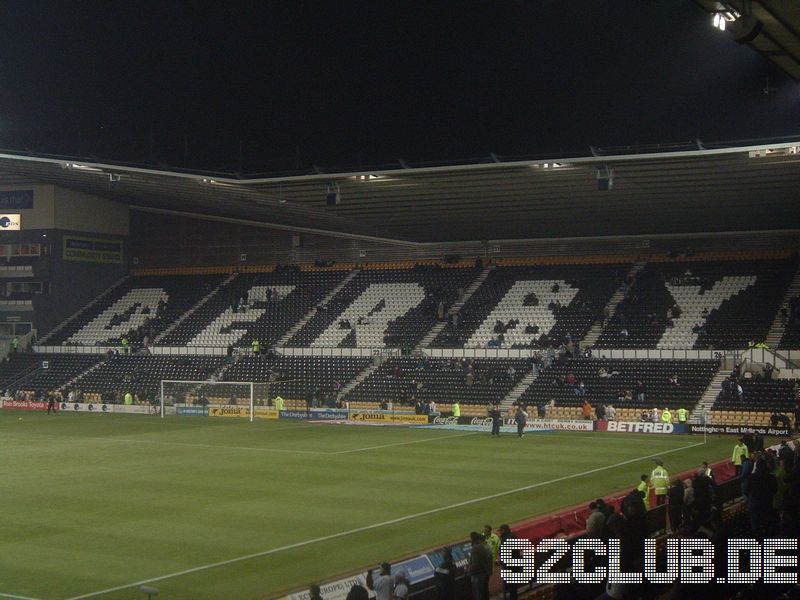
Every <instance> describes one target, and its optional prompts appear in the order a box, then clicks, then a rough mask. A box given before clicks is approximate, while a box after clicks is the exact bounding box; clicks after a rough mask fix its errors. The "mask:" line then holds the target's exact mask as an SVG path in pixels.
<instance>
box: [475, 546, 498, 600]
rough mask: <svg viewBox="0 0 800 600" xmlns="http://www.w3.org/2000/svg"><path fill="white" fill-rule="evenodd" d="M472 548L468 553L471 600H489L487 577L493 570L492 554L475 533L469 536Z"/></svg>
mask: <svg viewBox="0 0 800 600" xmlns="http://www.w3.org/2000/svg"><path fill="white" fill-rule="evenodd" d="M469 537H470V541H471V542H472V548H471V549H470V553H469V578H470V585H471V587H472V597H473V600H489V577H491V575H492V571H493V569H494V561H493V560H492V552H491V550H489V547H488V546H487V545H486V542H485V541H484V539H483V536H482V535H481V534H480V533H478V532H477V531H473V532H472V533H470V534H469Z"/></svg>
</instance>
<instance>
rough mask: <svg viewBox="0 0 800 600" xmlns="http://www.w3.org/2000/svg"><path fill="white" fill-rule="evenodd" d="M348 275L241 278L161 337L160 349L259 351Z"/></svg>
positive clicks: (287, 272) (284, 271) (291, 272)
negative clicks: (255, 344)
mask: <svg viewBox="0 0 800 600" xmlns="http://www.w3.org/2000/svg"><path fill="white" fill-rule="evenodd" d="M346 274H347V272H346V271H322V272H310V273H307V272H301V271H300V270H299V269H298V268H296V267H295V268H291V267H287V268H280V269H276V270H275V271H273V272H271V273H258V274H246V273H245V274H239V275H237V276H236V277H235V278H234V279H233V280H231V281H230V282H228V283H227V284H225V285H224V286H222V287H221V288H220V289H219V290H217V292H216V293H215V294H214V295H213V296H212V297H211V298H210V299H209V300H208V301H207V302H206V303H204V304H203V305H202V306H200V307H199V308H198V309H197V310H196V311H195V312H194V313H192V314H191V315H190V316H189V317H188V318H187V319H186V320H184V321H183V322H181V323H180V324H179V325H178V326H177V327H176V328H175V329H174V330H172V331H171V332H169V333H168V334H167V335H166V336H164V338H163V339H161V340H160V344H162V345H165V346H184V345H186V346H228V345H231V346H243V345H244V346H246V345H249V344H250V343H251V341H252V340H253V339H258V340H259V341H260V343H261V345H262V346H264V347H268V346H272V345H274V344H275V342H277V341H278V340H279V339H280V337H281V336H282V335H283V334H284V333H286V332H287V331H288V330H289V329H290V328H291V327H292V325H294V324H295V323H296V322H298V321H299V320H300V319H302V318H303V317H304V316H305V315H306V314H307V313H308V311H309V310H311V309H312V308H313V307H314V306H316V305H317V304H318V303H319V302H320V301H321V300H322V299H323V298H324V297H325V295H326V294H327V293H328V292H330V291H331V290H332V289H333V288H334V287H335V286H336V285H337V283H339V282H340V281H341V280H342V279H343V278H344V277H345V275H346Z"/></svg>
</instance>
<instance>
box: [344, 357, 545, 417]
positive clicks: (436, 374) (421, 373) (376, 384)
mask: <svg viewBox="0 0 800 600" xmlns="http://www.w3.org/2000/svg"><path fill="white" fill-rule="evenodd" d="M509 367H513V369H514V373H513V375H510V374H509V372H508V370H509ZM529 370H530V367H529V365H528V363H527V362H526V361H524V360H519V359H507V360H475V361H473V360H463V361H456V360H434V359H423V358H417V357H407V358H392V359H390V360H388V361H386V362H385V363H384V364H383V365H381V366H380V368H378V369H377V370H375V371H374V372H372V373H371V374H370V376H369V377H367V378H366V379H365V380H364V381H362V382H361V383H360V384H359V385H358V386H356V387H355V389H353V390H352V391H351V392H350V393H349V394H347V400H348V401H349V402H350V403H351V406H352V405H353V403H354V402H356V403H357V402H372V403H378V402H383V401H392V402H394V403H395V404H413V403H414V402H415V401H416V400H422V401H423V402H425V401H428V400H430V401H433V402H435V403H436V404H437V405H438V406H439V408H440V409H442V408H446V407H448V406H449V405H450V404H452V403H453V402H455V401H459V402H461V403H462V404H475V405H479V406H480V407H481V410H482V411H483V410H484V409H485V407H486V405H487V404H488V403H489V402H492V401H494V400H496V401H498V402H500V401H502V400H503V398H505V397H506V395H508V393H509V392H510V391H511V389H512V388H513V387H514V386H515V385H516V384H517V383H518V382H519V380H520V379H522V377H523V376H524V375H525V374H526V373H527V372H528V371H529ZM469 373H472V376H471V377H470V376H469V375H468V374H469Z"/></svg>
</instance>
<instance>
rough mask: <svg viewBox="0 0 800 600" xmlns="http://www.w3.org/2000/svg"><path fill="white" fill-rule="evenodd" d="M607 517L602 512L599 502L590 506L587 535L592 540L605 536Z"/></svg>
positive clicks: (587, 518)
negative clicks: (604, 529)
mask: <svg viewBox="0 0 800 600" xmlns="http://www.w3.org/2000/svg"><path fill="white" fill-rule="evenodd" d="M605 523H606V516H605V515H604V514H603V513H602V512H601V511H600V505H598V504H597V502H592V503H590V504H589V516H588V517H586V535H587V537H590V538H600V537H602V535H603V528H604V527H605Z"/></svg>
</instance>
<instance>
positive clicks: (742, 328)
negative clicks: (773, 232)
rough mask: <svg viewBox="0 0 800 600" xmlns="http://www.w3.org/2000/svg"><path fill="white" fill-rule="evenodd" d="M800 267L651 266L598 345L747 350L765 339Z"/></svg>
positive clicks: (747, 264)
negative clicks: (753, 343)
mask: <svg viewBox="0 0 800 600" xmlns="http://www.w3.org/2000/svg"><path fill="white" fill-rule="evenodd" d="M795 267H796V264H795V261H793V260H773V261H714V262H670V263H650V264H648V265H647V267H645V269H644V270H643V271H642V272H641V273H640V274H639V276H638V277H637V279H636V282H635V283H634V285H633V287H632V289H631V291H630V293H629V294H628V296H627V298H626V299H625V300H624V301H623V302H622V303H620V305H619V307H618V308H617V312H616V314H615V315H614V317H613V318H612V319H611V322H610V323H609V324H608V326H607V327H606V328H605V330H604V331H603V333H602V335H601V337H600V340H599V341H598V345H599V346H601V347H607V348H667V349H670V348H709V347H712V348H724V349H735V348H746V347H747V344H748V342H749V341H756V342H758V341H763V340H764V339H765V338H766V336H767V333H768V332H769V328H770V326H771V325H772V321H773V319H774V317H775V313H776V311H777V310H778V306H779V305H780V302H781V299H782V297H783V294H784V293H785V291H786V288H787V286H788V284H789V281H790V280H791V277H792V275H793V273H794V271H795ZM625 332H627V334H628V335H625Z"/></svg>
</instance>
